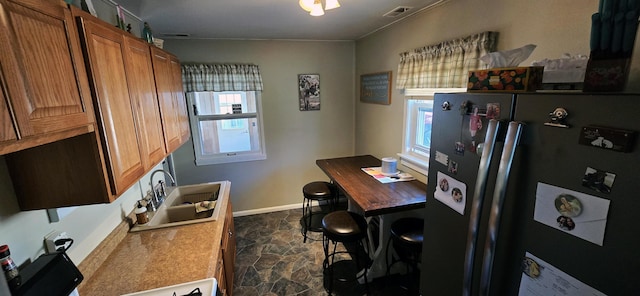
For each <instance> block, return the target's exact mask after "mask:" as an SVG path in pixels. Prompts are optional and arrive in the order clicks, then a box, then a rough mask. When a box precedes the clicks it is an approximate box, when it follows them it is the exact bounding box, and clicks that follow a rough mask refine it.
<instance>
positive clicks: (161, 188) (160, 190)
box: [149, 170, 176, 210]
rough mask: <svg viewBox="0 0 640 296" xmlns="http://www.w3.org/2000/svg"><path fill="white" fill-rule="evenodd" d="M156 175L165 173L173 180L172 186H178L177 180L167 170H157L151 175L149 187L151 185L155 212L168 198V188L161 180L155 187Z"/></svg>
mask: <svg viewBox="0 0 640 296" xmlns="http://www.w3.org/2000/svg"><path fill="white" fill-rule="evenodd" d="M156 173H164V174H165V175H167V176H168V177H169V179H170V180H171V186H176V180H175V179H174V178H173V176H172V175H171V174H170V173H169V172H167V171H165V170H155V171H153V173H151V177H149V185H151V192H152V198H151V204H152V207H151V208H152V209H154V210H157V209H158V208H159V207H160V205H162V203H163V202H164V198H165V197H166V196H167V187H166V186H165V184H164V181H162V180H160V181H158V184H157V185H155V186H154V185H153V176H154V175H155V174H156Z"/></svg>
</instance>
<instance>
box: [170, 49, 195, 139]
mask: <svg viewBox="0 0 640 296" xmlns="http://www.w3.org/2000/svg"><path fill="white" fill-rule="evenodd" d="M170 61H171V74H172V77H173V92H172V93H173V96H174V100H175V101H176V104H177V111H178V122H179V125H180V145H182V144H183V143H185V142H186V141H187V140H188V139H189V135H191V131H190V130H189V113H188V111H187V100H186V99H185V97H184V90H183V87H182V67H180V61H179V60H178V59H177V58H176V57H174V56H170Z"/></svg>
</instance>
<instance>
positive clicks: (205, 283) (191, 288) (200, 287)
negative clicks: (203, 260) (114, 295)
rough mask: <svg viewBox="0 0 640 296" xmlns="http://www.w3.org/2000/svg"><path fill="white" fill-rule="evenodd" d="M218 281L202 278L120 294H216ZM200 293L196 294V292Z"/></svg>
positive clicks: (205, 295) (150, 295) (133, 295)
mask: <svg viewBox="0 0 640 296" xmlns="http://www.w3.org/2000/svg"><path fill="white" fill-rule="evenodd" d="M217 290H218V281H217V280H216V279H215V278H208V279H204V280H198V281H193V282H188V283H183V284H177V285H173V286H167V287H162V288H156V289H152V290H146V291H140V292H135V293H131V294H125V295H122V296H174V295H175V296H187V295H202V296H217V295H218V293H217V292H216V291H217ZM198 291H199V292H200V293H202V294H197V292H198Z"/></svg>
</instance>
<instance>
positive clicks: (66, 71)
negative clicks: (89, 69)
mask: <svg viewBox="0 0 640 296" xmlns="http://www.w3.org/2000/svg"><path fill="white" fill-rule="evenodd" d="M0 17H1V20H2V21H0V80H1V82H2V84H1V88H2V91H1V92H2V94H1V96H2V97H3V98H2V99H3V102H2V105H3V106H2V107H0V112H1V113H0V114H1V115H2V118H3V119H2V121H1V122H0V124H1V125H2V126H1V127H0V131H1V132H2V134H1V135H0V154H7V153H10V152H14V151H17V150H20V149H25V148H30V147H34V146H37V145H41V144H45V143H50V142H53V141H56V140H60V139H64V138H69V137H71V136H76V135H79V134H84V133H88V132H91V131H92V130H93V122H94V120H95V119H94V116H93V108H92V106H91V95H90V92H89V85H88V82H87V75H86V70H85V65H84V61H83V59H82V51H81V48H80V42H79V39H78V32H77V29H76V26H75V24H74V22H73V18H72V15H71V13H70V11H69V9H68V8H67V6H66V4H65V3H64V2H63V1H61V0H60V1H53V0H51V1H41V0H0Z"/></svg>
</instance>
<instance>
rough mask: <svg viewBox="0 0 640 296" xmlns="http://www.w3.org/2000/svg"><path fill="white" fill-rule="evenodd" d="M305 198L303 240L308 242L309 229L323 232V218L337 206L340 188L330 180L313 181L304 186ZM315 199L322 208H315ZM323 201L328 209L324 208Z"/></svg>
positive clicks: (302, 221)
mask: <svg viewBox="0 0 640 296" xmlns="http://www.w3.org/2000/svg"><path fill="white" fill-rule="evenodd" d="M302 194H303V196H304V200H303V201H302V218H300V224H301V225H302V229H301V231H302V236H303V237H304V240H303V242H305V243H306V242H307V238H308V235H307V231H313V232H321V231H322V218H323V217H324V215H326V214H327V213H329V212H331V211H333V210H334V208H335V203H336V198H337V196H338V188H337V187H336V186H335V185H334V184H331V183H329V182H324V181H316V182H311V183H308V184H306V185H304V187H302ZM313 201H316V202H317V203H318V204H320V206H321V207H320V210H314V209H313ZM322 203H324V204H325V205H324V206H325V207H328V209H324V210H323V209H322V206H323V205H322Z"/></svg>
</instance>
